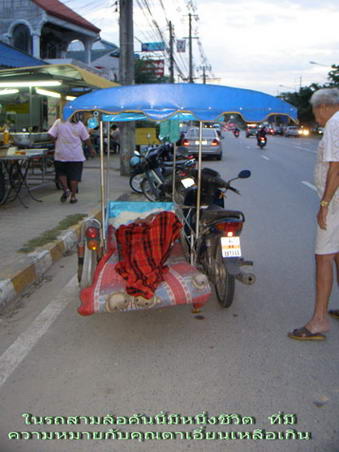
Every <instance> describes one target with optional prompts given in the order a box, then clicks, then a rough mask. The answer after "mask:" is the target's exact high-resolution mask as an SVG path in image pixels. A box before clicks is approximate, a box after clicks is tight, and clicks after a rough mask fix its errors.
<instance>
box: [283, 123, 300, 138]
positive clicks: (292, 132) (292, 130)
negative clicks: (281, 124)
mask: <svg viewBox="0 0 339 452" xmlns="http://www.w3.org/2000/svg"><path fill="white" fill-rule="evenodd" d="M284 135H285V137H298V136H299V127H297V126H288V127H286V129H285V134H284Z"/></svg>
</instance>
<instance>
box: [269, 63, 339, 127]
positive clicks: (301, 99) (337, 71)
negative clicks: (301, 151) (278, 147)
mask: <svg viewBox="0 0 339 452" xmlns="http://www.w3.org/2000/svg"><path fill="white" fill-rule="evenodd" d="M331 68H332V70H331V71H330V72H329V73H328V76H327V79H328V80H329V81H328V82H327V83H325V84H324V85H319V84H318V83H311V85H309V86H302V87H300V89H299V91H295V92H284V93H281V94H280V95H279V96H278V97H280V98H282V99H283V100H285V101H286V102H288V103H289V104H292V105H294V106H295V107H296V108H297V110H298V120H299V121H300V122H301V123H303V124H312V123H314V116H313V113H312V106H311V104H310V99H311V96H312V94H313V93H314V92H315V91H317V90H318V89H320V88H333V87H339V66H337V65H335V64H333V65H332V66H331Z"/></svg>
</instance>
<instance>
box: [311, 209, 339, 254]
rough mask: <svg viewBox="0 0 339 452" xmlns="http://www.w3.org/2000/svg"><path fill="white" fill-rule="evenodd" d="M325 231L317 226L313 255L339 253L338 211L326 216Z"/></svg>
mask: <svg viewBox="0 0 339 452" xmlns="http://www.w3.org/2000/svg"><path fill="white" fill-rule="evenodd" d="M326 223H327V229H326V230H325V229H320V227H319V225H318V224H317V233H316V240H315V254H336V253H339V209H336V211H335V212H334V213H333V212H331V209H329V211H328V214H327V221H326Z"/></svg>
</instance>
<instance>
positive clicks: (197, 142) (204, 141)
mask: <svg viewBox="0 0 339 452" xmlns="http://www.w3.org/2000/svg"><path fill="white" fill-rule="evenodd" d="M199 143H200V141H196V142H195V144H196V145H197V146H199ZM201 144H204V145H206V144H207V140H202V141H201Z"/></svg>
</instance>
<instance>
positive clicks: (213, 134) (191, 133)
mask: <svg viewBox="0 0 339 452" xmlns="http://www.w3.org/2000/svg"><path fill="white" fill-rule="evenodd" d="M199 144H200V140H199V129H198V128H197V127H194V128H192V129H189V130H188V131H187V132H186V134H185V138H184V139H183V140H182V142H181V146H180V147H179V148H178V150H179V149H185V150H186V152H188V153H189V154H193V155H196V154H198V150H199ZM201 150H202V156H203V157H208V156H211V157H215V158H216V159H217V160H221V159H222V146H221V139H220V136H219V134H218V132H217V130H216V129H214V128H211V129H210V128H203V129H202V140H201Z"/></svg>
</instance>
